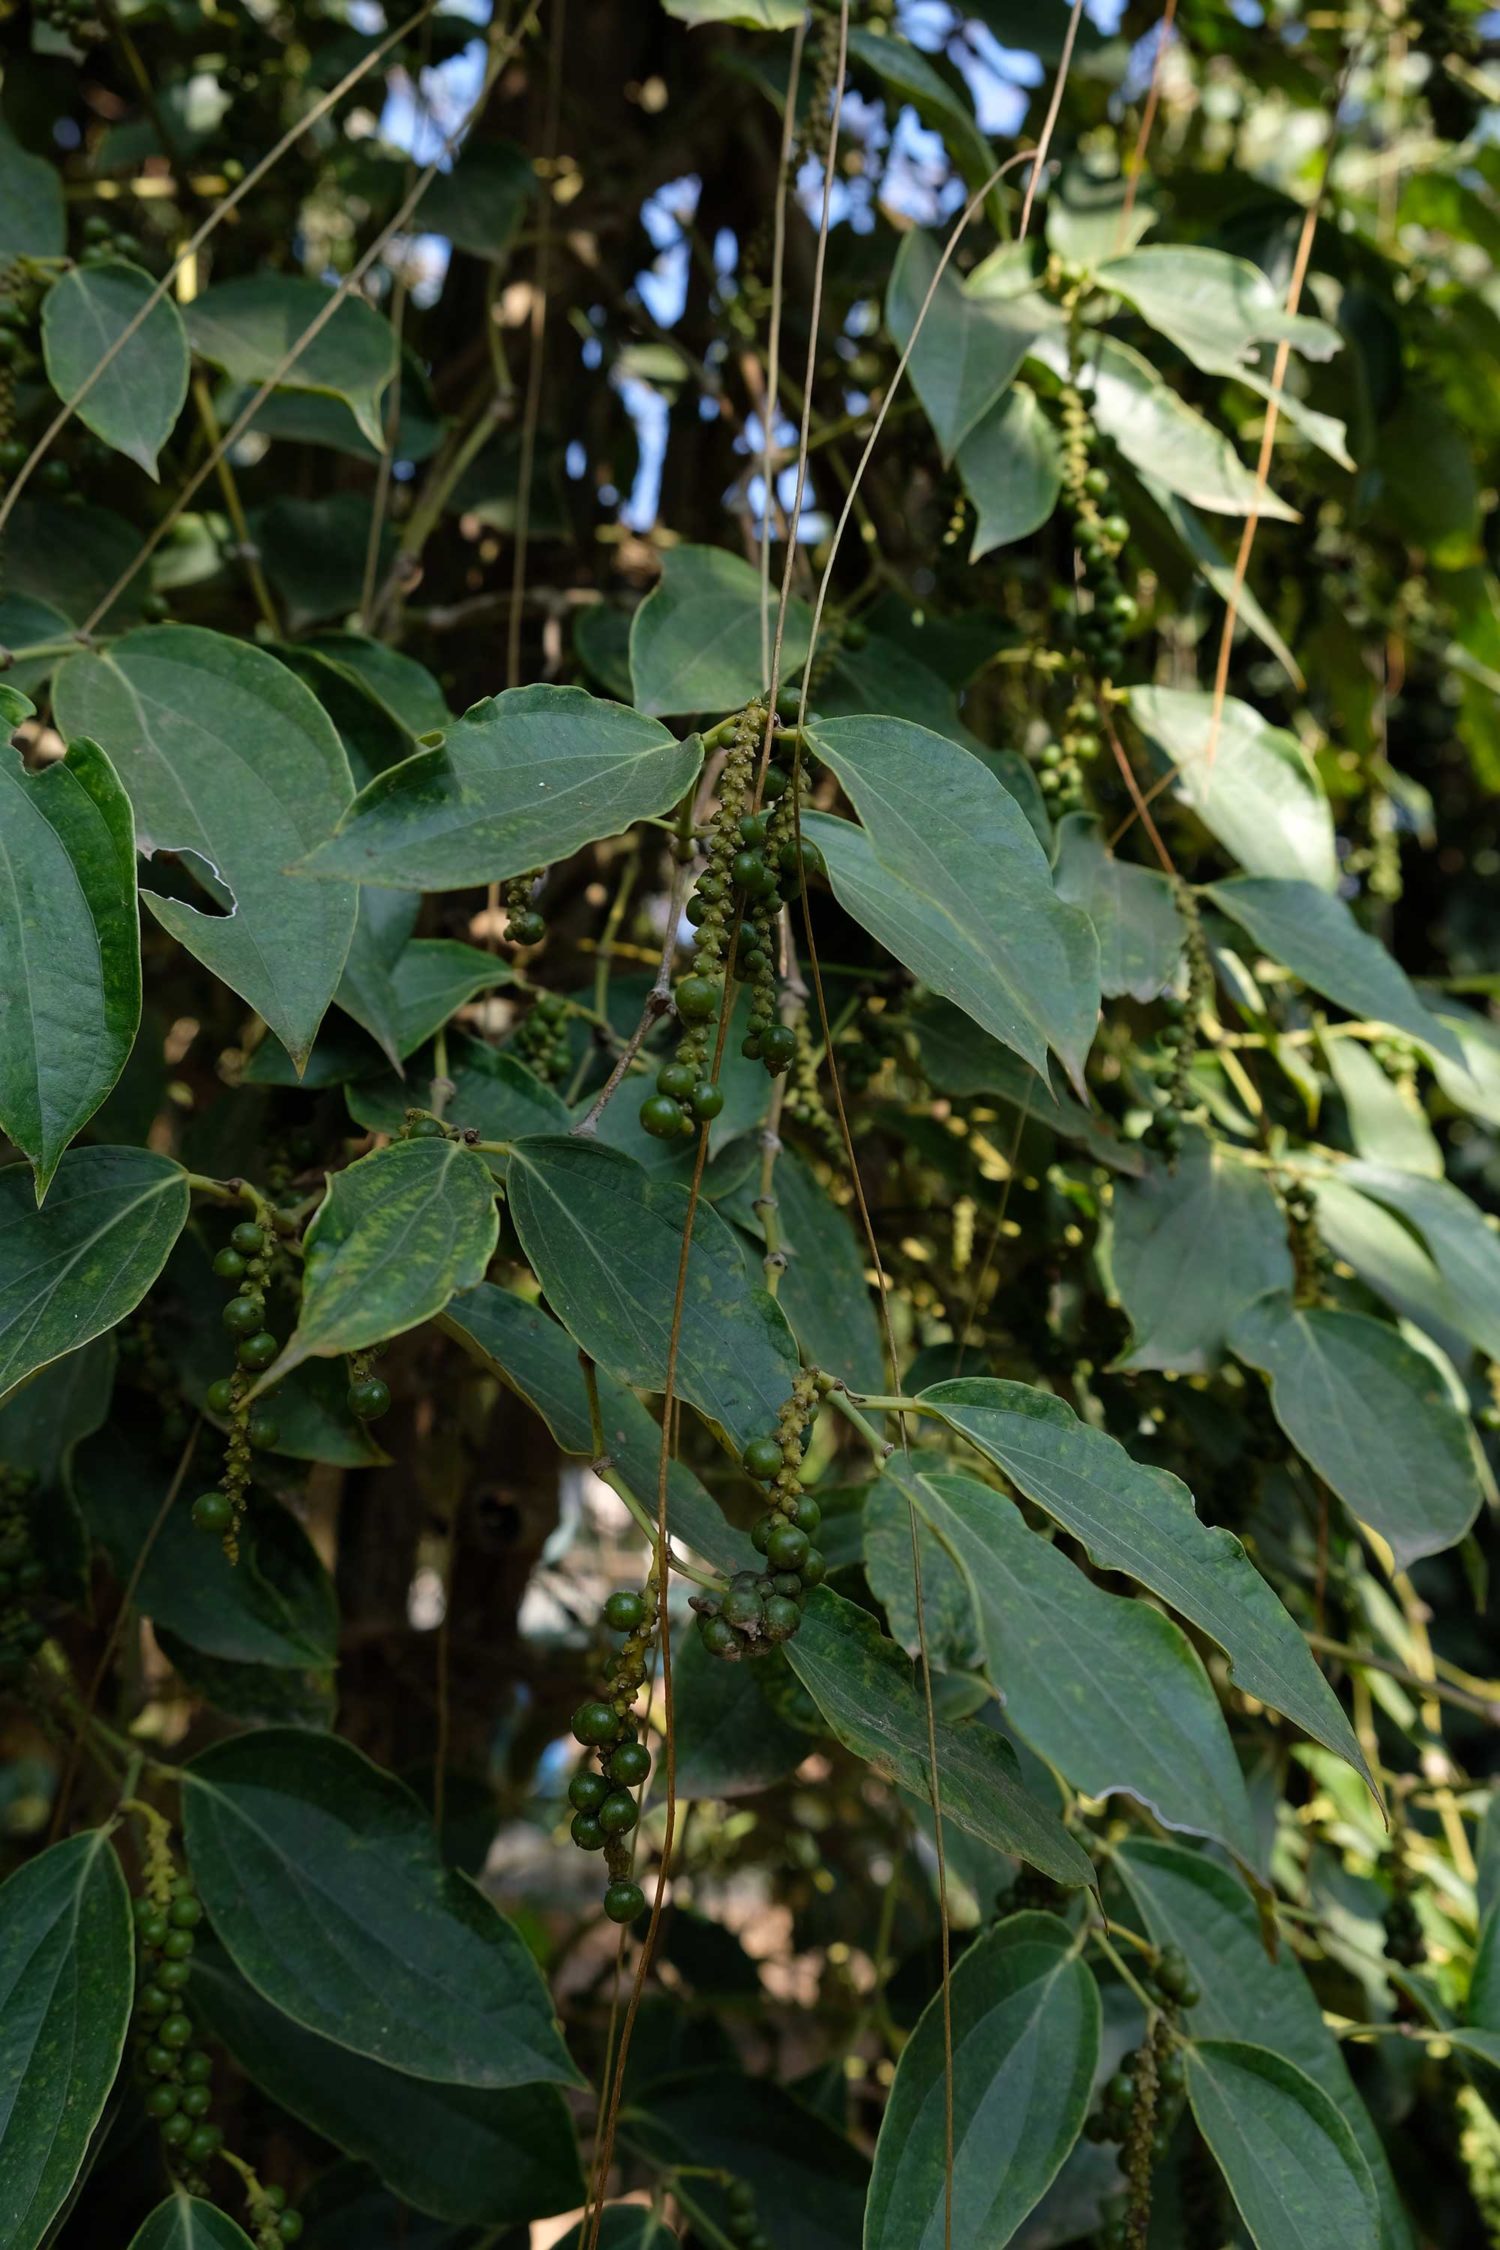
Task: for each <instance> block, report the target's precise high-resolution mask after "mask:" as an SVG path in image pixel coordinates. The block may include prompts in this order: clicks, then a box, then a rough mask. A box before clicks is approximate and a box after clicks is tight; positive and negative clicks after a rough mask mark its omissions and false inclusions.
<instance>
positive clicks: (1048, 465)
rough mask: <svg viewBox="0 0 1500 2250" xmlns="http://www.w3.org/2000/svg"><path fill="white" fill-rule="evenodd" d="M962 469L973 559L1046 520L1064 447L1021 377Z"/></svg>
mask: <svg viewBox="0 0 1500 2250" xmlns="http://www.w3.org/2000/svg"><path fill="white" fill-rule="evenodd" d="M911 239H914V238H912V237H908V240H911ZM958 473H959V475H960V476H961V477H962V478H963V480H964V490H965V491H966V492H967V493H968V495H969V498H970V499H971V500H972V501H973V503H974V538H973V542H972V544H971V546H970V548H969V560H970V562H978V561H979V559H980V557H981V556H982V555H987V554H989V553H991V552H992V550H993V549H994V548H996V547H1005V546H1008V545H1009V544H1010V542H1011V540H1013V539H1024V538H1025V537H1026V534H1027V533H1028V532H1030V531H1036V530H1038V529H1039V528H1040V526H1041V525H1042V524H1044V523H1045V522H1046V521H1047V519H1048V518H1049V516H1050V515H1051V513H1052V511H1053V509H1054V508H1055V507H1056V506H1057V495H1058V493H1059V491H1060V490H1061V489H1062V475H1061V447H1060V446H1059V444H1058V441H1057V434H1056V432H1055V431H1054V430H1053V427H1052V424H1051V423H1050V422H1049V421H1048V420H1047V417H1046V415H1045V414H1044V413H1043V411H1042V409H1041V407H1040V406H1039V405H1038V403H1037V396H1036V393H1035V391H1033V390H1029V389H1028V388H1027V386H1026V385H1025V384H1024V383H1017V384H1016V386H1015V388H1014V389H1013V390H1009V391H1007V392H1006V394H1005V396H1004V397H1003V398H1002V399H1001V400H1000V402H999V404H998V405H997V406H993V407H991V409H990V411H989V412H988V413H987V414H985V415H984V416H982V417H981V419H980V420H979V421H978V422H976V423H975V424H974V427H973V428H972V429H971V430H970V432H969V434H968V436H967V437H966V438H965V439H964V441H963V443H962V445H961V446H960V447H959V449H958Z"/></svg>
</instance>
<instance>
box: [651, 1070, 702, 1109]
mask: <svg viewBox="0 0 1500 2250" xmlns="http://www.w3.org/2000/svg"><path fill="white" fill-rule="evenodd" d="M697 1082H698V1074H697V1072H696V1071H695V1070H694V1068H693V1066H692V1064H691V1063H681V1062H669V1063H663V1064H662V1067H661V1069H660V1070H659V1071H658V1072H657V1074H656V1091H657V1092H658V1093H659V1094H670V1095H671V1097H672V1099H673V1101H674V1102H681V1101H686V1100H687V1097H688V1095H689V1094H690V1093H691V1092H692V1090H693V1088H694V1086H695V1085H696V1084H697Z"/></svg>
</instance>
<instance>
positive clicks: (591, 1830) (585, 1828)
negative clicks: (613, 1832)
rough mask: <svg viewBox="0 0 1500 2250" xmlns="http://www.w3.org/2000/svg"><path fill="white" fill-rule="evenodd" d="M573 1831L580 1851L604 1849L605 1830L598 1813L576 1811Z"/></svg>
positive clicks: (574, 1839) (600, 1850) (599, 1850)
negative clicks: (600, 1823) (601, 1825)
mask: <svg viewBox="0 0 1500 2250" xmlns="http://www.w3.org/2000/svg"><path fill="white" fill-rule="evenodd" d="M571 1833H572V1837H573V1841H574V1843H575V1844H577V1846H578V1847H579V1849H580V1851H585V1852H602V1851H603V1849H604V1830H603V1829H602V1828H601V1827H600V1825H599V1815H598V1814H597V1813H590V1812H579V1813H574V1815H573V1826H572V1831H571Z"/></svg>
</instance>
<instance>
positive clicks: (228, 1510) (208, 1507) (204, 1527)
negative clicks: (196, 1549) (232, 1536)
mask: <svg viewBox="0 0 1500 2250" xmlns="http://www.w3.org/2000/svg"><path fill="white" fill-rule="evenodd" d="M233 1522H234V1502H233V1501H232V1500H231V1499H230V1497H229V1495H228V1493H227V1492H200V1493H199V1495H198V1497H197V1499H196V1500H195V1501H194V1502H193V1525H194V1528H195V1529H196V1530H198V1531H211V1532H214V1533H215V1534H217V1535H219V1536H221V1537H222V1535H223V1534H224V1533H225V1532H226V1531H227V1530H228V1529H229V1527H230V1525H231V1524H232V1523H233Z"/></svg>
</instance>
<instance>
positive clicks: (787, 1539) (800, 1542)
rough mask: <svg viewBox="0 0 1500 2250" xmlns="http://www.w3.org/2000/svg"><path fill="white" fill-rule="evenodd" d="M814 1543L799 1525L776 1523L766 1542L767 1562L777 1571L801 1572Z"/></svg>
mask: <svg viewBox="0 0 1500 2250" xmlns="http://www.w3.org/2000/svg"><path fill="white" fill-rule="evenodd" d="M811 1548H812V1541H811V1540H810V1539H809V1538H808V1536H807V1533H806V1532H805V1531H804V1530H803V1529H802V1528H801V1526H800V1525H799V1524H795V1523H784V1522H783V1523H776V1524H773V1525H772V1527H771V1532H770V1535H769V1537H768V1538H767V1540H766V1561H767V1562H768V1563H770V1564H771V1565H772V1566H773V1568H774V1569H776V1570H796V1571H800V1570H801V1568H802V1565H803V1564H804V1563H805V1562H806V1560H807V1557H808V1554H809V1552H810V1551H811Z"/></svg>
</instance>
